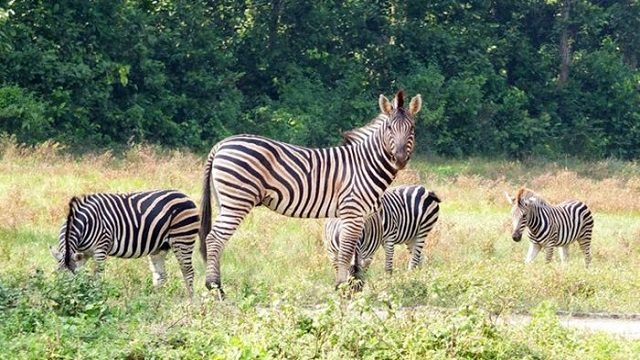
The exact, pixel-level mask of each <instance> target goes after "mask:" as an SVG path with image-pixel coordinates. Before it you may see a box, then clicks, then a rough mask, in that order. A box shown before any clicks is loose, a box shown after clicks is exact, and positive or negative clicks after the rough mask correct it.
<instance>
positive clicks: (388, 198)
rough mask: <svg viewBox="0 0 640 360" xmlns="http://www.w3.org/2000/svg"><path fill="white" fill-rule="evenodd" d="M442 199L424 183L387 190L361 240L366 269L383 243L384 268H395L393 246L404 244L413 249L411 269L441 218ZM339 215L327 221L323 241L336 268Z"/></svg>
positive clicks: (361, 254) (364, 267) (359, 243)
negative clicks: (425, 186)
mask: <svg viewBox="0 0 640 360" xmlns="http://www.w3.org/2000/svg"><path fill="white" fill-rule="evenodd" d="M439 203H440V199H439V198H438V196H437V195H436V194H435V193H434V192H433V191H428V190H427V189H425V188H424V186H420V185H410V186H399V187H396V188H392V189H389V190H387V191H386V192H385V193H384V195H383V196H382V206H381V207H380V209H379V210H378V212H377V213H376V215H377V216H371V217H369V218H368V219H367V221H366V223H365V226H364V230H363V232H362V234H361V235H360V239H359V241H358V252H359V258H360V259H361V261H362V262H361V264H360V267H361V268H363V269H366V268H367V267H368V266H369V264H371V261H372V260H373V254H374V253H375V252H376V250H378V248H379V247H380V245H383V244H384V249H385V270H386V271H387V272H388V273H391V272H392V269H393V249H394V246H395V245H400V244H405V245H406V246H407V249H408V250H409V251H410V252H411V260H410V261H409V269H412V268H414V267H416V266H418V265H419V264H420V262H421V261H422V249H423V248H424V242H425V238H426V237H427V235H428V234H429V232H430V231H431V229H433V226H434V225H435V224H436V222H437V221H438V215H439V212H440V205H439ZM340 225H341V223H340V219H330V220H328V221H327V223H326V224H325V232H324V243H325V247H326V248H327V251H328V252H329V257H330V258H331V261H332V263H333V264H334V268H335V267H336V260H337V252H338V248H339V244H340V243H339V241H340Z"/></svg>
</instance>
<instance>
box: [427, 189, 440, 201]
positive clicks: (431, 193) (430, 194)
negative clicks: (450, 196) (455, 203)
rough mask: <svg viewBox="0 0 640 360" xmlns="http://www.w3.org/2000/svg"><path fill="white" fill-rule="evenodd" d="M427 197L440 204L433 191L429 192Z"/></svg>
mask: <svg viewBox="0 0 640 360" xmlns="http://www.w3.org/2000/svg"><path fill="white" fill-rule="evenodd" d="M429 197H431V198H433V200H434V201H435V202H437V203H441V202H442V200H440V197H439V196H438V195H437V194H436V193H435V192H433V191H429Z"/></svg>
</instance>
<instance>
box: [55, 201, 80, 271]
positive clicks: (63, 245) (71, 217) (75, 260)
mask: <svg viewBox="0 0 640 360" xmlns="http://www.w3.org/2000/svg"><path fill="white" fill-rule="evenodd" d="M79 202H80V200H79V199H78V198H77V197H75V196H74V197H73V198H72V199H71V201H70V202H69V213H68V214H67V221H66V223H65V224H64V225H63V226H62V229H61V232H60V238H59V243H58V248H57V249H56V248H55V247H54V246H52V247H50V248H49V250H50V251H51V255H53V257H54V258H55V259H56V260H57V261H58V270H69V271H71V272H75V271H76V269H78V268H80V267H82V266H83V265H84V263H85V262H86V261H87V257H86V256H85V255H84V254H82V253H80V252H77V244H78V238H77V236H78V234H80V232H79V231H78V229H77V228H76V221H75V220H76V219H75V213H76V211H77V209H76V208H77V204H78V203H79Z"/></svg>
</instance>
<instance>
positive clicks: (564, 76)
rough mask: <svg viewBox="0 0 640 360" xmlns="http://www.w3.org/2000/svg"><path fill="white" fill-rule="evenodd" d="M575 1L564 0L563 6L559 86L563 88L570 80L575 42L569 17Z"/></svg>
mask: <svg viewBox="0 0 640 360" xmlns="http://www.w3.org/2000/svg"><path fill="white" fill-rule="evenodd" d="M572 4H573V0H564V2H563V5H562V19H561V20H560V21H561V26H562V34H561V35H560V77H559V78H558V85H559V86H563V85H564V84H565V83H566V82H567V80H568V79H569V66H570V64H571V43H572V41H573V39H572V36H571V33H570V31H571V30H570V26H569V17H570V12H571V5H572Z"/></svg>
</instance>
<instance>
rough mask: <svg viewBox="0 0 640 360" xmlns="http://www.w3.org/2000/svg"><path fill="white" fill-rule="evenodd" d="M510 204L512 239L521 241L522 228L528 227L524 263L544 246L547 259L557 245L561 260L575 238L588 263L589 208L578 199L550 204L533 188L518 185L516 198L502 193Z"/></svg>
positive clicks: (589, 237)
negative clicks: (527, 243)
mask: <svg viewBox="0 0 640 360" xmlns="http://www.w3.org/2000/svg"><path fill="white" fill-rule="evenodd" d="M505 195H506V197H507V200H508V201H509V203H510V204H511V205H512V208H511V221H512V227H513V233H512V235H511V237H512V238H513V240H514V241H516V242H517V241H520V239H521V238H522V233H523V232H524V229H525V228H528V229H529V241H530V244H529V252H528V253H527V257H526V259H525V263H530V262H532V261H533V259H535V257H536V255H538V252H540V250H541V249H543V248H544V249H545V252H546V261H547V262H550V261H551V259H552V257H553V249H554V248H556V247H558V248H560V260H561V261H562V262H563V263H564V262H565V261H566V260H567V258H568V254H569V253H568V247H569V244H571V243H572V242H574V241H577V242H578V244H579V245H580V249H581V250H582V253H583V254H584V262H585V265H586V266H587V267H589V264H591V234H592V230H593V217H592V215H591V211H590V210H589V208H588V207H587V205H585V204H584V203H582V202H580V201H575V200H571V201H565V202H563V203H560V204H558V205H551V204H550V203H549V202H547V201H546V200H545V199H543V198H542V197H541V196H539V195H538V194H536V193H535V192H533V191H532V190H529V189H526V188H524V187H523V188H521V189H520V190H518V192H517V193H516V196H515V197H512V196H510V195H509V194H507V193H505Z"/></svg>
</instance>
